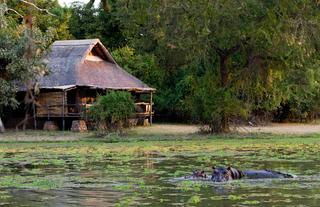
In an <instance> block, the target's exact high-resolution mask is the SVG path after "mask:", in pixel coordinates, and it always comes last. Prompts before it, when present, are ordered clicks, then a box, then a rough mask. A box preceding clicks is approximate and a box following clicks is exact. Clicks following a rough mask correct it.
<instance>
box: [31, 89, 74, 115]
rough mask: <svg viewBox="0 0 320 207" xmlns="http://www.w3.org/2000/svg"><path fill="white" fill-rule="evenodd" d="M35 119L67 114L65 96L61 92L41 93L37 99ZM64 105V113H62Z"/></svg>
mask: <svg viewBox="0 0 320 207" xmlns="http://www.w3.org/2000/svg"><path fill="white" fill-rule="evenodd" d="M38 103H39V104H40V106H38V107H37V112H36V116H37V117H47V116H52V117H61V116H62V115H63V114H67V111H68V109H67V104H66V103H67V96H66V93H64V92H63V91H61V92H60V91H59V92H41V93H40V94H39V97H38ZM63 105H64V111H63Z"/></svg>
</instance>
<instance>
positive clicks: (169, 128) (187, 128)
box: [133, 123, 320, 135]
mask: <svg viewBox="0 0 320 207" xmlns="http://www.w3.org/2000/svg"><path fill="white" fill-rule="evenodd" d="M232 130H233V131H235V132H238V133H244V134H246V133H268V134H269V133H270V134H290V135H292V134H297V135H303V134H315V133H320V124H279V123H276V124H270V125H268V126H259V127H250V126H243V127H236V128H233V129H232ZM133 131H135V132H137V133H138V134H181V135H183V134H192V133H197V132H198V131H199V126H196V125H185V124H154V125H152V126H151V127H137V128H135V129H133Z"/></svg>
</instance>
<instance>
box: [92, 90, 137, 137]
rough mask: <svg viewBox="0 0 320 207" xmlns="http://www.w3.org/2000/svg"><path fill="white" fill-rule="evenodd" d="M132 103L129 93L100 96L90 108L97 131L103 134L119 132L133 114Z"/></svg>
mask: <svg viewBox="0 0 320 207" xmlns="http://www.w3.org/2000/svg"><path fill="white" fill-rule="evenodd" d="M134 106H135V105H134V101H133V99H132V97H131V94H130V93H129V92H123V91H110V92H109V93H108V94H107V95H105V96H100V97H99V98H98V100H97V102H96V103H95V105H93V106H92V107H91V108H90V115H91V118H92V120H93V122H94V125H95V127H96V128H97V129H100V130H102V131H105V132H114V131H116V132H117V131H121V130H122V129H123V128H124V127H127V126H128V125H127V121H128V119H129V118H130V116H132V115H133V113H134Z"/></svg>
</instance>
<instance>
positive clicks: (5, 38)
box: [0, 3, 50, 120]
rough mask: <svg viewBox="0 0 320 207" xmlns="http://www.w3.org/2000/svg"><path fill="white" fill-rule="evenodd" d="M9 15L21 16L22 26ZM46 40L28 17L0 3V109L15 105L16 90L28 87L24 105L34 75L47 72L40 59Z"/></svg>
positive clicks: (34, 78) (28, 95)
mask: <svg viewBox="0 0 320 207" xmlns="http://www.w3.org/2000/svg"><path fill="white" fill-rule="evenodd" d="M31 6H32V7H34V6H33V5H31ZM9 12H13V13H14V15H18V16H19V17H23V19H24V24H17V23H16V21H15V18H14V17H13V16H10V15H8V14H9ZM49 37H50V35H43V34H42V32H41V31H40V30H39V29H37V28H36V27H32V18H31V16H30V15H25V16H23V15H22V14H20V13H19V12H18V11H16V10H15V9H12V8H9V7H8V6H7V4H6V3H1V4H0V88H1V90H0V109H3V107H8V106H10V107H16V106H17V105H18V102H17V101H16V99H15V94H16V92H17V91H18V89H19V87H23V86H26V88H27V95H26V99H25V101H26V102H28V98H30V97H32V92H30V91H29V90H28V89H30V86H31V87H33V85H34V84H33V83H34V81H35V80H36V77H37V76H42V75H44V74H45V73H46V68H45V65H44V63H43V62H42V60H41V59H42V57H43V53H44V51H45V49H46V46H47V44H48V43H49V40H50V38H49ZM1 112H2V110H0V114H1ZM0 120H1V118H0Z"/></svg>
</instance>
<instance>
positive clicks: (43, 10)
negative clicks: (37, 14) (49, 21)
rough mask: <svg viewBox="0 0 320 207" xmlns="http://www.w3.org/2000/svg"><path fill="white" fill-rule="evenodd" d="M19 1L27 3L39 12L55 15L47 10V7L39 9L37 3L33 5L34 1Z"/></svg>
mask: <svg viewBox="0 0 320 207" xmlns="http://www.w3.org/2000/svg"><path fill="white" fill-rule="evenodd" d="M20 2H22V3H25V4H27V5H29V6H32V7H34V8H36V9H37V10H39V11H41V12H46V13H47V14H49V15H51V16H56V15H54V14H52V13H51V12H49V10H48V9H41V8H39V7H38V6H37V5H35V4H34V3H31V2H28V1H25V0H20Z"/></svg>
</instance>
